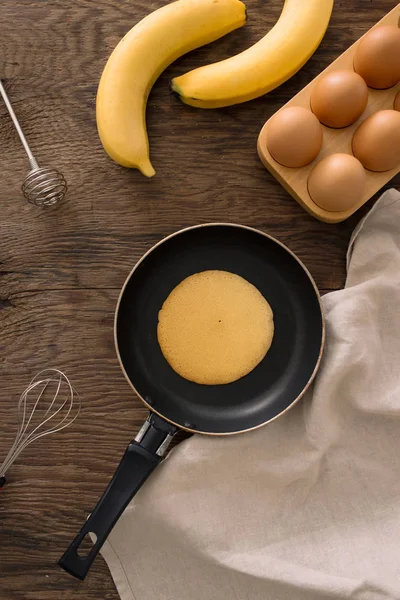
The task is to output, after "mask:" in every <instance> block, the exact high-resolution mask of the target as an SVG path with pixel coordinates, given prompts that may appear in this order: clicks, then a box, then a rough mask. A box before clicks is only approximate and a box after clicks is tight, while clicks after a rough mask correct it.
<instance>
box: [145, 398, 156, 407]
mask: <svg viewBox="0 0 400 600" xmlns="http://www.w3.org/2000/svg"><path fill="white" fill-rule="evenodd" d="M145 400H146V402H147V404H150V406H153V404H154V401H153V398H150V396H146V397H145Z"/></svg>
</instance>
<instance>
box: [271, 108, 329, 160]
mask: <svg viewBox="0 0 400 600" xmlns="http://www.w3.org/2000/svg"><path fill="white" fill-rule="evenodd" d="M321 146H322V127H321V123H320V122H319V121H318V119H317V117H316V116H315V115H313V113H312V112H311V111H310V110H308V109H307V108H302V107H301V106H290V107H288V108H284V109H283V110H280V111H279V112H277V113H276V114H275V115H274V116H273V117H271V119H270V120H269V121H268V127H267V148H268V151H269V153H270V154H271V156H272V158H274V159H275V160H276V161H277V162H278V163H280V164H281V165H283V166H285V167H304V165H308V163H310V162H311V161H313V160H314V158H315V157H316V156H317V154H318V152H319V151H320V150H321Z"/></svg>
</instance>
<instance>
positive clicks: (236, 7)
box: [96, 0, 246, 177]
mask: <svg viewBox="0 0 400 600" xmlns="http://www.w3.org/2000/svg"><path fill="white" fill-rule="evenodd" d="M245 22H246V9H245V6H244V4H243V3H242V2H240V0H178V1H177V2H173V3H172V4H168V5H166V6H164V7H163V8H160V9H159V10H156V11H155V12H153V13H151V14H150V15H148V16H147V17H145V18H144V19H143V20H142V21H140V22H139V23H138V24H137V25H136V26H135V27H133V28H132V29H131V30H130V31H129V32H128V33H127V34H126V35H125V37H124V38H123V39H122V40H121V41H120V42H119V44H118V45H117V47H116V48H115V50H114V51H113V52H112V54H111V56H110V58H109V59H108V62H107V64H106V66H105V69H104V71H103V74H102V76H101V79H100V84H99V89H98V92H97V102H96V119H97V128H98V132H99V136H100V139H101V142H102V144H103V146H104V149H105V151H106V152H107V154H108V155H109V156H110V157H111V158H112V159H114V160H115V161H116V162H117V163H119V164H120V165H122V166H124V167H132V168H137V169H139V170H140V171H141V172H142V173H143V174H144V175H147V177H152V175H154V174H155V171H154V169H153V167H152V164H151V162H150V158H149V142H148V137H147V132H146V103H147V98H148V95H149V92H150V90H151V88H152V86H153V84H154V82H155V81H156V79H157V78H158V77H159V75H160V74H161V73H162V71H163V70H164V69H166V67H167V66H168V65H169V64H170V63H171V62H173V61H174V60H176V59H177V58H178V57H179V56H181V55H182V54H185V53H186V52H189V51H190V50H193V49H194V48H198V47H199V46H202V45H204V44H208V43H209V42H213V41H214V40H216V39H218V38H220V37H222V36H223V35H225V34H227V33H229V32H230V31H233V30H234V29H236V28H238V27H240V26H241V25H244V23H245Z"/></svg>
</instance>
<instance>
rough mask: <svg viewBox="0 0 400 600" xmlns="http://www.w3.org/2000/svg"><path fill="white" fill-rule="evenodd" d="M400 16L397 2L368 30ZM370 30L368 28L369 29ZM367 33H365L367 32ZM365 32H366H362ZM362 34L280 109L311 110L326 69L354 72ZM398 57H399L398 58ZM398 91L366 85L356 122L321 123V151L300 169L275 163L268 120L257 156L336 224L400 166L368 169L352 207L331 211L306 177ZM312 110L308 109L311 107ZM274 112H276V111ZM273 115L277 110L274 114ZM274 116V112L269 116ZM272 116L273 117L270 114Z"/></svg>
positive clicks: (346, 146)
mask: <svg viewBox="0 0 400 600" xmlns="http://www.w3.org/2000/svg"><path fill="white" fill-rule="evenodd" d="M399 19H400V4H398V5H397V6H396V7H395V8H394V9H393V10H392V11H390V12H389V13H388V14H387V15H386V16H385V17H383V19H381V20H380V21H378V23H376V24H375V25H374V26H373V27H371V29H375V28H376V27H382V26H383V25H396V26H397V25H398V23H399ZM371 29H370V30H369V31H371ZM366 33H368V32H366ZM365 35H366V34H365ZM363 37H364V36H362V37H361V38H360V39H359V40H357V42H355V43H354V44H353V45H352V46H350V48H348V50H346V51H345V52H343V54H341V55H340V56H339V58H337V59H336V60H335V61H334V62H333V63H331V64H330V65H329V66H328V67H327V68H326V69H325V70H324V71H322V73H320V74H319V75H317V77H315V79H313V81H311V83H309V84H308V85H307V86H306V87H305V88H303V89H302V90H301V91H300V92H299V93H298V94H296V96H294V97H293V98H292V99H291V100H289V102H287V103H286V104H285V105H284V106H282V108H280V109H279V111H281V110H283V109H284V108H288V107H289V106H302V107H304V108H308V109H310V96H311V91H312V89H313V87H314V85H315V82H316V81H317V80H318V79H319V78H320V77H322V76H323V75H325V74H326V73H328V72H329V71H334V70H342V69H350V70H351V71H353V58H354V54H355V51H356V49H357V46H358V44H359V43H360V40H361V39H362V38H363ZM399 60H400V57H399ZM399 91H400V82H399V83H398V84H397V85H395V86H394V87H392V88H390V89H386V90H374V89H371V88H368V104H367V107H366V109H365V111H364V112H363V114H362V115H361V117H360V118H359V119H357V121H355V122H354V123H353V124H352V125H350V126H348V127H345V128H343V129H331V128H329V127H326V126H324V125H322V128H323V144H322V148H321V151H320V152H319V154H318V156H317V157H316V159H315V160H313V161H312V162H311V163H310V164H308V165H306V166H305V167H301V168H290V167H284V166H282V165H281V164H279V163H278V162H276V161H275V160H274V159H273V158H272V156H271V154H270V153H269V152H268V149H267V142H266V138H267V127H268V121H267V122H266V123H265V125H264V126H263V128H262V129H261V132H260V134H259V137H258V143H257V150H258V155H259V157H260V159H261V161H262V162H263V164H264V166H265V167H266V168H267V169H268V170H269V171H270V172H271V173H272V175H274V177H276V179H277V180H278V181H279V182H280V183H281V184H282V185H283V187H284V188H285V189H286V190H287V191H288V192H289V194H291V195H292V196H293V198H294V199H295V200H297V202H299V204H300V205H301V206H302V207H303V208H304V209H305V210H307V211H308V212H309V213H310V214H311V215H313V216H314V217H316V218H317V219H319V220H320V221H325V222H326V223H339V222H340V221H344V220H345V219H347V218H348V217H350V215H352V214H353V213H354V212H355V211H356V210H358V209H359V208H360V207H361V206H362V205H363V204H365V202H367V200H369V199H370V198H371V197H372V196H373V195H374V194H375V193H376V192H377V191H378V190H379V189H380V188H381V187H382V186H384V185H385V184H386V183H388V181H390V180H391V179H392V177H394V176H395V175H397V173H399V171H400V165H398V166H397V167H396V168H394V169H391V170H390V171H384V172H380V173H377V172H373V171H367V170H366V175H367V181H366V186H365V191H364V195H363V197H362V198H361V200H360V201H359V202H358V203H357V204H355V205H354V206H352V207H351V208H349V209H347V210H343V211H338V212H336V211H335V212H331V211H327V210H324V209H323V208H320V207H319V206H318V205H317V204H315V203H314V202H313V201H312V199H311V197H310V195H309V193H308V189H307V180H308V176H309V174H310V172H311V170H312V169H313V167H314V166H315V165H316V163H317V162H319V161H320V160H321V159H323V158H325V157H326V156H328V155H329V154H334V153H337V152H345V153H347V154H352V150H351V142H352V138H353V135H354V132H355V130H356V129H357V127H358V126H359V125H360V123H361V122H362V121H365V119H366V118H367V117H369V116H371V115H372V114H374V113H375V112H377V111H379V110H385V109H393V105H394V100H395V97H396V94H397V93H398V92H399ZM310 110H311V109H310ZM279 111H277V112H279ZM275 114H276V113H275ZM272 116H273V115H272ZM271 118H272V117H271Z"/></svg>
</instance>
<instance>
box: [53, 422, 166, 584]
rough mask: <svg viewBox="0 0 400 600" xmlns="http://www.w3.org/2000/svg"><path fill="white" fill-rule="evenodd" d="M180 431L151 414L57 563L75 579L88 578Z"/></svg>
mask: <svg viewBox="0 0 400 600" xmlns="http://www.w3.org/2000/svg"><path fill="white" fill-rule="evenodd" d="M177 431H178V428H177V427H175V426H174V425H171V424H170V423H167V421H164V419H162V418H161V417H159V416H157V415H155V414H153V413H150V415H149V417H148V419H147V421H146V422H145V423H144V425H143V427H142V429H141V430H140V431H139V433H138V435H137V436H136V438H135V440H133V441H132V442H131V443H130V444H129V446H128V447H127V449H126V451H125V454H124V456H123V457H122V459H121V462H120V463H119V466H118V468H117V470H116V471H115V473H114V476H113V478H112V479H111V481H110V483H109V484H108V486H107V488H106V490H105V492H104V494H103V496H102V497H101V499H100V500H99V502H98V503H97V505H96V507H95V508H94V510H93V512H92V514H91V515H90V516H89V518H88V519H87V521H86V523H85V524H84V525H83V527H82V529H81V530H80V532H79V533H78V535H77V536H76V538H75V539H74V541H73V542H72V543H71V544H70V546H69V547H68V548H67V550H66V551H65V552H64V554H63V556H62V557H61V558H60V560H59V562H58V564H59V565H60V567H62V568H63V569H65V571H67V572H68V573H70V574H71V575H74V577H77V578H78V579H85V577H86V575H87V573H88V571H89V569H90V567H91V565H92V563H93V561H94V559H95V558H96V556H97V554H98V552H99V550H100V548H101V547H102V545H103V544H104V542H105V540H106V539H107V536H108V534H109V533H110V531H111V529H112V528H113V527H114V525H115V523H116V522H117V520H118V518H119V517H120V515H121V513H122V512H123V511H124V509H125V508H126V506H127V505H128V503H129V502H130V500H131V499H132V498H133V496H134V495H135V494H136V492H137V491H138V490H139V489H140V488H141V486H142V485H143V484H144V482H145V481H146V479H147V478H148V476H149V475H150V474H151V473H152V471H153V470H154V469H155V468H156V466H157V465H158V464H159V463H160V462H161V461H162V458H163V456H164V454H165V452H166V450H167V448H168V445H169V443H170V441H171V439H172V437H173V436H174V435H175V433H176V432H177ZM89 533H92V534H94V537H95V538H96V541H95V543H94V544H93V546H92V548H91V549H90V551H89V553H88V554H86V555H85V556H81V555H80V554H78V550H79V546H80V545H81V543H82V540H83V538H84V537H85V536H86V535H87V534H89Z"/></svg>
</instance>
